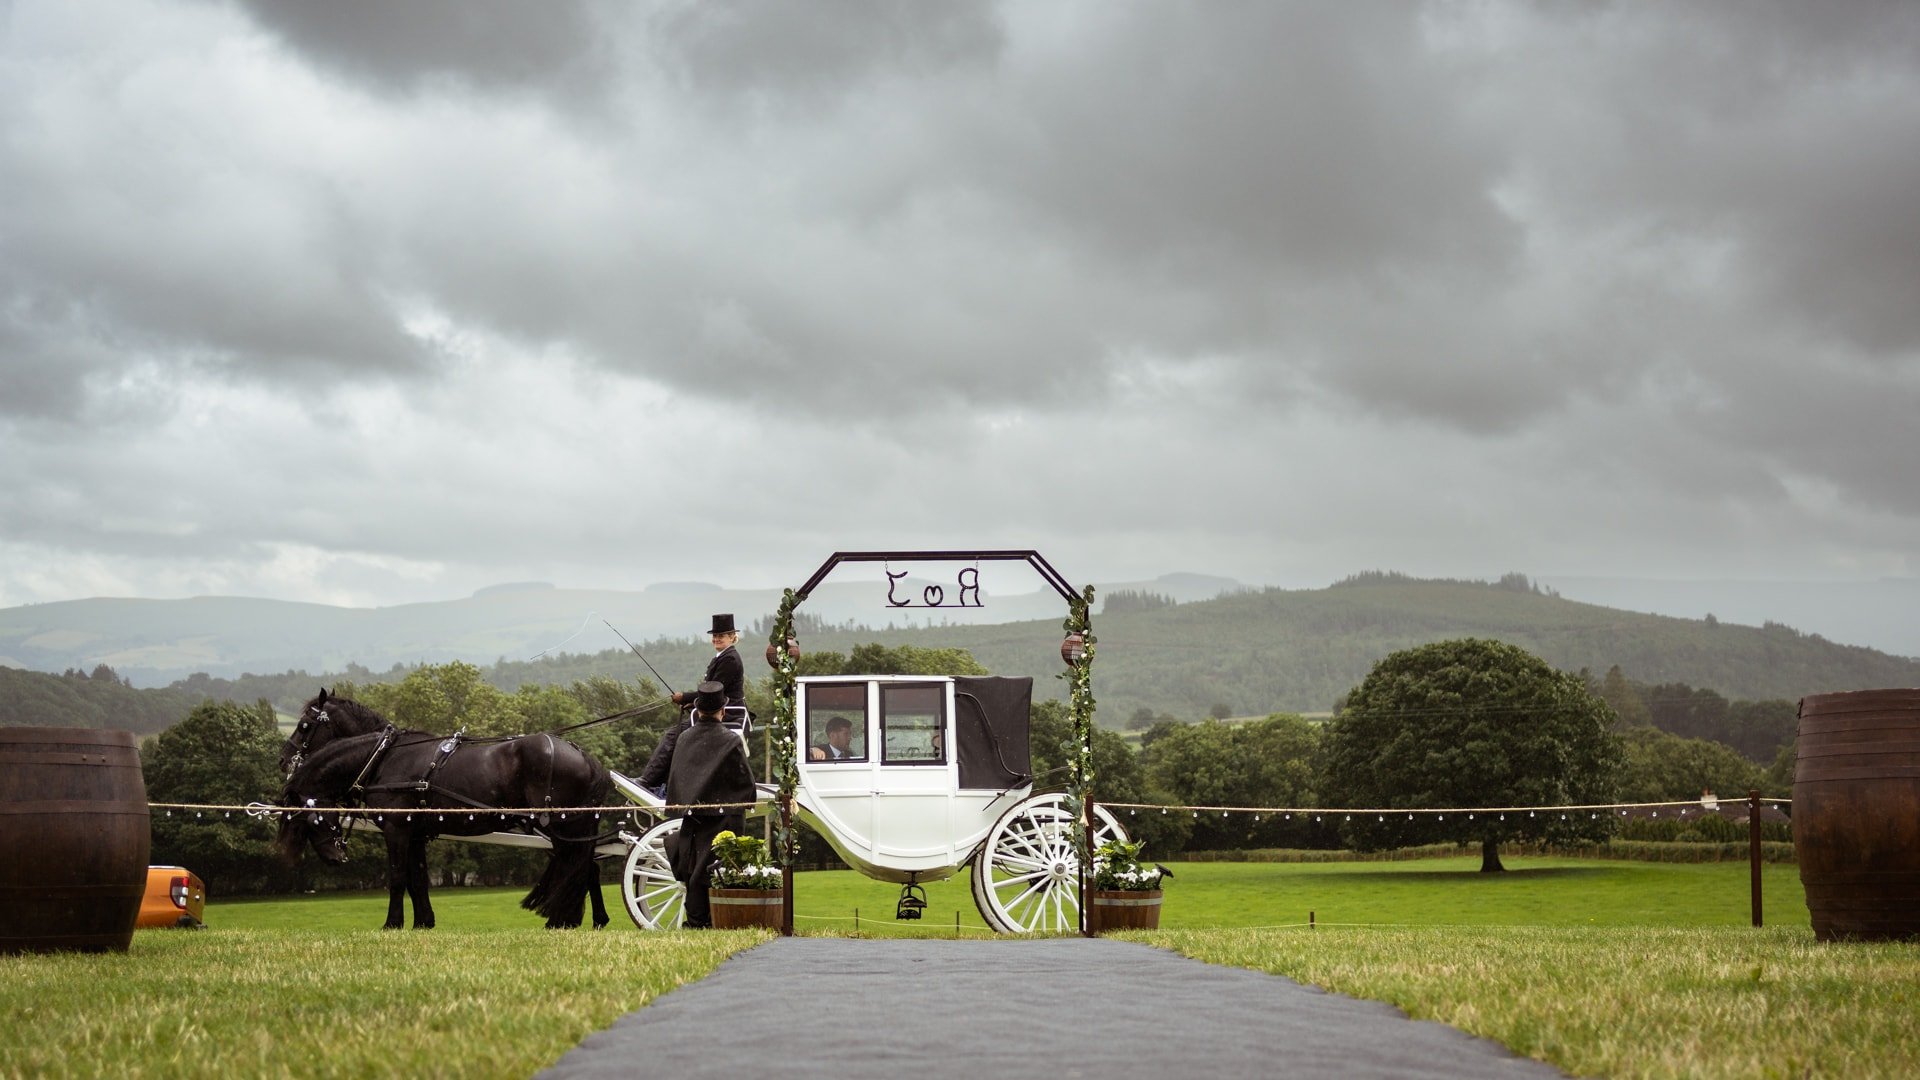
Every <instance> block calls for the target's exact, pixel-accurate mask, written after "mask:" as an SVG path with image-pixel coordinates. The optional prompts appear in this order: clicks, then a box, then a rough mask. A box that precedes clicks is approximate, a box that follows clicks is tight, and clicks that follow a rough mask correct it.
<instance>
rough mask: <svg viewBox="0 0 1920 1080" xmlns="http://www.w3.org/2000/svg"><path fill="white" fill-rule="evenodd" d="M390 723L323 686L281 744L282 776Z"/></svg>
mask: <svg viewBox="0 0 1920 1080" xmlns="http://www.w3.org/2000/svg"><path fill="white" fill-rule="evenodd" d="M386 724H387V721H386V718H385V717H382V716H381V715H380V714H379V713H377V712H374V711H373V710H372V709H369V708H367V707H366V706H365V705H362V704H360V703H359V702H357V701H355V700H353V699H352V698H344V697H341V696H339V695H338V694H329V693H327V688H326V687H324V686H323V687H321V688H320V692H319V693H318V694H316V695H314V697H313V700H311V701H309V702H307V703H306V705H304V706H302V707H301V709H300V715H299V717H298V718H296V719H295V720H294V722H293V732H292V734H290V735H288V736H287V741H286V742H285V743H283V744H281V747H280V774H281V775H282V776H292V775H293V773H294V771H295V770H296V769H298V768H300V763H301V762H302V761H305V760H306V759H308V758H310V757H312V756H313V755H314V753H315V752H316V751H318V750H319V749H320V748H321V747H323V746H325V745H327V744H328V743H330V742H332V741H333V740H335V739H344V738H347V737H348V736H352V735H365V734H367V733H368V732H372V731H379V730H380V729H381V728H383V727H385V726H386Z"/></svg>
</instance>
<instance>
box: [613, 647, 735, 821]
mask: <svg viewBox="0 0 1920 1080" xmlns="http://www.w3.org/2000/svg"><path fill="white" fill-rule="evenodd" d="M708 636H709V637H711V638H712V639H713V650H714V651H713V659H712V660H709V661H708V662H707V673H706V674H705V675H704V676H702V677H701V679H700V681H701V682H703V683H710V682H713V683H719V684H720V693H721V695H722V696H723V697H725V698H726V701H725V704H727V705H745V704H746V703H747V694H746V684H747V669H746V665H745V664H742V663H741V662H740V650H738V649H736V648H734V647H733V645H734V642H736V641H739V640H740V632H739V631H738V630H735V629H734V628H733V613H732V612H727V613H725V614H722V615H715V616H714V617H713V629H712V630H710V631H708ZM693 701H694V695H692V694H688V693H684V692H682V693H677V694H675V695H673V703H674V704H675V705H681V706H685V705H691V704H693ZM692 722H693V718H692V717H691V716H690V715H689V716H683V717H681V718H680V719H679V720H678V721H677V722H675V723H674V725H673V726H672V727H670V728H668V729H667V733H666V734H665V735H663V736H661V738H660V745H659V746H658V747H655V748H654V751H653V756H652V757H650V758H648V759H647V767H646V768H644V769H642V770H640V776H639V784H640V786H641V787H643V788H646V789H647V790H648V791H651V792H653V793H654V794H655V795H659V794H660V793H661V792H662V791H664V790H665V785H666V782H667V765H668V763H669V762H671V761H672V760H673V747H674V744H675V743H677V742H679V741H680V733H681V732H684V731H686V730H687V728H688V727H689V726H690V725H691V724H692Z"/></svg>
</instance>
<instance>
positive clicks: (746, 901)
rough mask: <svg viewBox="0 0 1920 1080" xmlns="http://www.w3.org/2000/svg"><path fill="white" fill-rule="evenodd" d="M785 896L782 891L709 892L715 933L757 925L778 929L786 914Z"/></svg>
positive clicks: (739, 890)
mask: <svg viewBox="0 0 1920 1080" xmlns="http://www.w3.org/2000/svg"><path fill="white" fill-rule="evenodd" d="M786 895H787V894H786V893H784V892H782V891H781V890H779V889H708V890H707V905H708V907H707V910H708V911H709V912H711V913H712V914H713V928H714V929H715V930H745V929H748V928H750V927H756V926H758V927H764V928H766V929H768V930H778V929H780V916H781V915H782V914H784V913H785V912H786Z"/></svg>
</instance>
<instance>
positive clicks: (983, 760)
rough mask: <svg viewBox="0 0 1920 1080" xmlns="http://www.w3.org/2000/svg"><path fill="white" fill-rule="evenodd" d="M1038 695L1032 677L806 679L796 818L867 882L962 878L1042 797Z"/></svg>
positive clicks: (799, 702)
mask: <svg viewBox="0 0 1920 1080" xmlns="http://www.w3.org/2000/svg"><path fill="white" fill-rule="evenodd" d="M1032 690H1033V680H1031V679H1026V678H1001V677H979V678H971V677H966V676H926V675H863V676H851V677H849V676H807V677H803V678H801V679H799V680H798V683H797V686H796V687H795V700H794V716H795V723H796V725H797V726H798V728H799V730H798V731H797V732H796V733H795V734H796V740H795V745H796V747H797V748H798V756H799V761H798V762H797V765H798V769H797V771H798V773H799V781H800V783H799V788H798V789H797V790H796V791H795V793H794V803H795V811H796V814H797V816H799V818H800V819H801V820H802V821H804V822H805V823H806V824H807V825H808V826H810V827H811V828H813V829H814V831H816V832H818V833H819V834H820V835H821V836H822V837H824V838H825V839H826V841H827V843H828V844H829V845H831V846H832V847H833V849H834V851H835V853H837V854H838V855H839V856H840V858H841V859H842V860H843V861H845V862H846V864H847V865H848V866H851V867H853V868H854V869H855V870H858V871H860V872H861V873H862V874H865V875H866V876H868V877H871V878H875V879H878V880H881V881H891V882H896V883H903V884H904V883H907V882H916V881H917V882H927V881H938V880H941V879H942V878H946V877H950V876H952V875H953V874H954V873H955V872H956V871H958V870H959V869H960V868H961V867H963V866H965V865H966V863H967V860H968V859H970V858H971V857H972V856H973V854H974V852H975V851H976V850H977V849H978V848H979V847H980V844H981V841H983V840H984V839H985V838H986V835H987V832H988V830H990V829H991V828H992V827H993V824H994V822H995V821H997V820H999V818H1000V817H1001V815H1003V814H1004V813H1005V812H1006V811H1007V810H1008V809H1009V808H1010V807H1012V806H1013V805H1015V804H1016V803H1018V802H1019V801H1020V800H1022V799H1024V798H1026V797H1027V795H1028V794H1029V793H1031V791H1032V790H1033V777H1032V775H1031V765H1030V756H1029V751H1028V745H1027V707H1028V704H1029V703H1030V701H1031V699H1032ZM842 724H844V725H845V726H846V727H847V729H848V731H849V734H850V737H848V738H846V740H845V741H846V750H847V752H848V753H847V756H845V757H843V758H839V759H835V758H834V756H833V755H834V753H835V746H834V742H833V740H832V738H831V736H830V735H829V733H828V732H829V728H830V727H831V726H840V725H842Z"/></svg>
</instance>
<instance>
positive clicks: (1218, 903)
mask: <svg viewBox="0 0 1920 1080" xmlns="http://www.w3.org/2000/svg"><path fill="white" fill-rule="evenodd" d="M1507 862H1508V864H1509V866H1510V867H1511V869H1509V870H1508V872H1507V873H1505V874H1491V875H1489V874H1480V873H1476V872H1475V871H1477V870H1478V869H1479V866H1480V860H1479V857H1478V856H1474V857H1470V858H1448V859H1423V860H1420V861H1416V862H1400V863H1311V864H1299V863H1287V864H1281V863H1175V864H1173V866H1172V867H1171V869H1172V870H1173V872H1174V879H1173V882H1172V884H1170V885H1169V886H1168V887H1167V890H1166V901H1165V907H1164V909H1163V912H1162V916H1161V924H1160V925H1161V926H1162V927H1163V928H1165V929H1184V928H1199V927H1257V926H1289V925H1295V924H1301V923H1305V922H1306V921H1307V913H1308V912H1309V911H1311V912H1313V913H1314V917H1315V918H1316V919H1317V920H1318V921H1319V922H1321V923H1323V924H1335V923H1367V924H1376V925H1417V926H1434V925H1465V926H1508V925H1511V926H1745V925H1747V924H1748V922H1749V911H1748V879H1747V867H1746V864H1744V863H1693V864H1681V865H1674V864H1666V863H1636V862H1624V861H1611V860H1608V861H1601V860H1579V859H1555V858H1532V859H1523V858H1511V857H1510V858H1509V859H1508V860H1507ZM795 879H796V880H795V885H794V915H795V919H794V929H795V930H797V931H799V932H801V933H816V932H818V933H838V934H845V933H852V932H854V929H855V925H856V923H855V918H856V914H855V913H856V911H857V912H858V916H857V918H858V920H859V922H858V927H859V932H860V933H861V934H863V935H875V936H877V935H888V936H902V935H904V936H923V935H935V936H941V937H952V936H953V935H954V916H955V915H956V914H957V915H958V916H959V920H960V934H961V936H978V937H985V936H989V935H990V934H991V931H989V930H988V929H987V928H986V925H985V923H983V922H982V921H981V919H980V913H979V912H978V911H976V910H974V906H973V896H972V894H971V892H970V891H969V889H968V884H967V877H966V875H964V874H962V875H960V876H959V877H954V878H949V879H948V880H946V881H942V882H935V883H933V884H930V885H928V886H927V887H926V889H927V903H928V906H927V911H926V913H925V917H924V919H923V920H922V921H920V922H917V923H915V922H896V921H894V918H893V910H894V903H895V901H896V900H897V899H898V897H899V894H900V889H899V886H896V885H888V884H885V883H883V882H878V881H872V880H870V879H868V878H864V877H861V876H860V875H858V874H856V873H854V872H852V871H850V870H836V871H814V872H807V873H801V874H797V875H795ZM522 895H524V890H522V889H439V890H436V891H435V892H434V894H433V897H434V911H435V914H436V915H437V917H438V919H437V921H438V923H439V925H440V926H442V927H445V928H449V929H463V930H477V931H491V930H525V929H529V928H532V927H535V926H537V925H539V920H538V919H537V918H536V917H535V916H533V915H530V914H528V913H526V912H524V911H521V910H520V909H519V907H518V906H517V905H518V904H519V900H520V897H521V896H522ZM606 896H607V903H608V904H609V906H610V911H609V914H610V915H611V916H612V917H613V925H614V927H615V928H617V929H621V930H632V929H633V923H632V921H631V920H630V919H628V917H627V915H626V912H625V910H624V909H622V908H621V907H620V901H619V898H618V893H617V891H616V890H615V889H614V887H613V886H611V885H609V886H607V888H606ZM1762 903H1763V905H1764V907H1765V912H1766V920H1767V922H1768V924H1769V925H1792V926H1802V927H1804V926H1807V925H1808V916H1807V908H1806V902H1805V900H1804V898H1803V894H1802V893H1801V891H1800V879H1799V871H1798V869H1797V868H1796V867H1793V866H1780V865H1769V866H1765V867H1763V868H1762ZM386 911H387V898H386V894H385V893H384V892H382V893H378V894H374V893H352V894H346V895H339V894H333V895H324V896H313V897H300V898H294V899H273V900H262V901H244V900H243V901H229V902H226V903H221V902H219V901H218V899H217V898H216V899H215V901H214V902H213V904H212V906H211V907H210V908H209V912H208V916H207V919H208V922H209V924H210V925H213V926H218V927H227V928H234V929H249V928H263V929H264V928H282V927H287V926H290V925H291V926H297V927H301V928H305V929H323V930H338V931H345V930H368V929H373V928H376V927H378V926H379V925H380V923H381V921H382V920H383V919H385V918H386Z"/></svg>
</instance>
